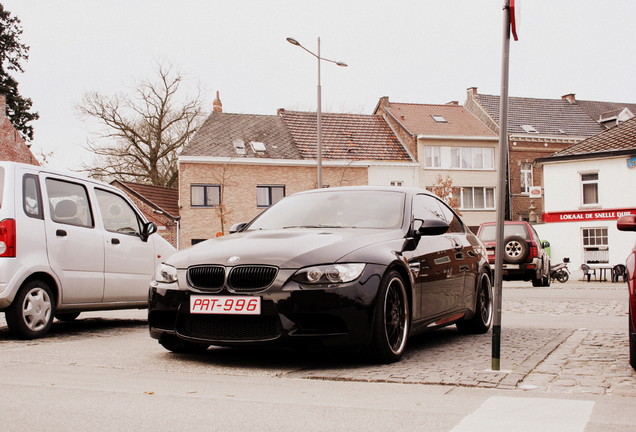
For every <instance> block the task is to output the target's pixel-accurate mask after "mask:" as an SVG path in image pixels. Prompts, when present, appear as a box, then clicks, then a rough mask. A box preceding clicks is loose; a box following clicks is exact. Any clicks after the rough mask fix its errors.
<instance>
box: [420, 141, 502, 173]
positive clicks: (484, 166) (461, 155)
mask: <svg viewBox="0 0 636 432" xmlns="http://www.w3.org/2000/svg"><path fill="white" fill-rule="evenodd" d="M494 151H495V150H494V149H493V148H492V147H444V146H427V147H425V149H424V166H425V167H426V168H441V169H466V170H492V169H494V160H495V157H494Z"/></svg>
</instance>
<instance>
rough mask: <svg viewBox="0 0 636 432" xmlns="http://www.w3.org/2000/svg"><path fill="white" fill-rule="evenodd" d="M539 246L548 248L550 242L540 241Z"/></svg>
mask: <svg viewBox="0 0 636 432" xmlns="http://www.w3.org/2000/svg"><path fill="white" fill-rule="evenodd" d="M541 247H542V248H543V249H545V248H549V247H550V242H549V241H547V240H544V241H542V242H541Z"/></svg>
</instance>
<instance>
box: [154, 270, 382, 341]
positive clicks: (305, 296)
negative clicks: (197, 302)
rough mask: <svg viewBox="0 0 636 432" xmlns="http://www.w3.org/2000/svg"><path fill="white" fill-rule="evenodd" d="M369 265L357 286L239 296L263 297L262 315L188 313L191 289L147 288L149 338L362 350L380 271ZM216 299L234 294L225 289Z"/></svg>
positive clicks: (290, 286)
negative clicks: (352, 347) (165, 337)
mask: <svg viewBox="0 0 636 432" xmlns="http://www.w3.org/2000/svg"><path fill="white" fill-rule="evenodd" d="M378 267H379V266H372V265H367V268H366V269H365V271H364V273H363V275H362V276H361V277H360V278H359V279H358V280H356V281H354V282H352V283H349V284H343V285H341V286H339V287H334V288H325V289H306V288H303V287H301V286H299V285H298V284H296V283H295V282H291V281H288V282H286V283H285V284H284V286H283V287H278V288H277V287H275V286H274V287H270V288H269V289H268V290H267V291H265V292H261V293H254V294H241V295H244V296H246V297H251V296H259V297H261V314H260V315H223V314H191V313H190V296H191V295H194V294H197V295H204V293H201V292H199V291H195V290H193V289H189V290H173V289H166V288H162V287H160V286H151V287H150V292H149V303H148V306H149V307H148V326H149V331H150V336H151V337H153V338H155V339H161V338H162V337H163V336H164V335H176V336H177V337H179V338H181V339H183V340H186V341H189V342H194V343H199V344H209V345H220V346H233V345H262V344H278V343H286V344H287V343H288V344H302V345H306V344H311V345H320V346H323V347H345V346H362V345H365V344H367V343H368V342H369V341H370V337H371V333H370V332H371V328H372V320H373V311H374V305H375V299H376V296H377V292H378V289H379V285H380V280H381V275H382V272H383V270H384V268H378ZM215 295H233V296H236V295H237V294H236V293H230V292H228V291H227V290H226V289H223V290H222V291H221V292H219V293H216V294H215Z"/></svg>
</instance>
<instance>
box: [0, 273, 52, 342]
mask: <svg viewBox="0 0 636 432" xmlns="http://www.w3.org/2000/svg"><path fill="white" fill-rule="evenodd" d="M54 316H55V302H54V301H53V293H52V292H51V288H49V286H48V285H47V284H46V283H45V282H43V281H41V280H31V281H28V282H26V283H25V284H24V285H22V287H21V288H20V290H19V291H18V294H17V295H16V296H15V299H13V303H11V306H9V309H7V312H6V318H7V326H8V327H9V330H11V332H12V333H14V334H15V335H17V336H18V337H20V338H22V339H36V338H40V337H42V336H44V335H45V334H46V333H48V331H49V329H50V328H51V325H52V324H53V317H54Z"/></svg>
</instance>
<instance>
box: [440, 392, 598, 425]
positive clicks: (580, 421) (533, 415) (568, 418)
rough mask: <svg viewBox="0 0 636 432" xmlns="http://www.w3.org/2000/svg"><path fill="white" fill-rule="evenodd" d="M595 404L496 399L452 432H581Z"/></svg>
mask: <svg viewBox="0 0 636 432" xmlns="http://www.w3.org/2000/svg"><path fill="white" fill-rule="evenodd" d="M592 409H594V401H586V400H568V399H544V398H524V397H504V396H493V397H491V398H488V399H487V400H486V401H485V402H484V403H483V404H482V405H481V406H480V407H479V408H477V410H475V411H474V412H473V413H472V414H469V415H468V416H466V417H464V419H463V420H462V421H461V422H459V424H458V425H457V426H455V427H454V428H453V429H452V430H451V432H510V431H515V432H526V431H527V432H536V431H542V432H547V431H558V432H582V431H584V430H585V426H586V425H587V422H588V421H589V420H590V416H591V415H592Z"/></svg>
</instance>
